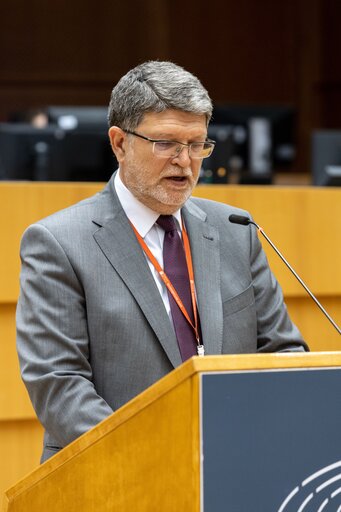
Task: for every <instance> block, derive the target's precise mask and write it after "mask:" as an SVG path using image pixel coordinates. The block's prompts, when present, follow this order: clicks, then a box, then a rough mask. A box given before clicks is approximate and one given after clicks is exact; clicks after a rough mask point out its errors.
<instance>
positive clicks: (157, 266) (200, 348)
mask: <svg viewBox="0 0 341 512" xmlns="http://www.w3.org/2000/svg"><path fill="white" fill-rule="evenodd" d="M131 225H132V228H133V230H134V233H135V235H136V238H137V240H138V241H139V243H140V245H141V247H142V249H143V250H144V252H145V253H146V255H147V256H148V258H149V259H150V261H151V263H152V264H153V265H154V267H155V269H156V270H157V272H158V273H159V276H160V277H161V279H162V281H163V282H164V283H165V285H166V287H167V289H168V290H169V292H170V293H171V295H172V297H173V299H174V300H175V302H176V303H177V305H178V306H179V308H180V310H181V312H182V314H183V315H184V317H185V318H186V320H187V322H188V323H189V324H190V326H191V327H192V329H193V330H194V333H195V338H196V340H197V344H198V354H199V355H203V345H201V344H200V337H199V327H198V312H197V301H196V296H195V284H194V272H193V262H192V255H191V248H190V245H189V240H188V235H187V231H186V228H185V226H184V224H183V227H182V239H183V241H184V249H185V256H186V262H187V269H188V275H189V283H190V289H191V299H192V307H193V314H194V324H193V323H192V321H191V319H190V316H189V314H188V312H187V310H186V308H185V306H184V304H183V302H182V300H181V299H180V297H179V295H178V293H177V291H176V289H175V288H174V286H173V285H172V283H171V282H170V280H169V278H168V277H167V274H166V273H165V272H164V270H163V269H162V268H161V265H160V264H159V262H158V261H157V259H156V258H155V256H154V255H153V253H152V252H151V250H150V249H149V247H148V246H147V244H146V242H145V241H144V240H143V238H142V236H141V235H140V233H139V232H138V231H137V230H136V228H135V226H134V225H133V224H132V223H131Z"/></svg>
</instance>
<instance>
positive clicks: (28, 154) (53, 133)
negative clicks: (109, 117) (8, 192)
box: [0, 123, 117, 181]
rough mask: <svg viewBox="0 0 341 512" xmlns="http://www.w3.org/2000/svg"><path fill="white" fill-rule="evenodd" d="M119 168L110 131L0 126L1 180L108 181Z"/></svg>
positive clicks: (12, 125) (4, 124)
mask: <svg viewBox="0 0 341 512" xmlns="http://www.w3.org/2000/svg"><path fill="white" fill-rule="evenodd" d="M116 167H117V162H116V159H115V157H114V155H113V153H112V150H111V147H110V143H109V138H108V134H107V130H105V131H104V130H103V131H100V130H94V131H91V130H86V131H83V130H77V129H74V130H62V129H61V128H59V127H57V126H55V125H48V126H46V127H45V128H42V129H40V128H34V127H32V126H31V125H30V124H23V123H13V124H12V123H2V124H0V178H1V179H2V180H43V181H107V180H108V179H109V178H110V176H111V174H112V173H113V171H114V170H115V168H116Z"/></svg>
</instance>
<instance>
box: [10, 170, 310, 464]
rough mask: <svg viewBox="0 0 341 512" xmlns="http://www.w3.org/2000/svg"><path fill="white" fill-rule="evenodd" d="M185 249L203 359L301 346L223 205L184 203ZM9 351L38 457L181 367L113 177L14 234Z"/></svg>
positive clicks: (248, 237)
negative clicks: (16, 280)
mask: <svg viewBox="0 0 341 512" xmlns="http://www.w3.org/2000/svg"><path fill="white" fill-rule="evenodd" d="M182 213H183V218H184V220H185V224H186V227H187V230H188V235H189V239H190V244H191V250H192V256H193V264H194V271H195V282H196V288H197V299H198V309H199V315H200V320H201V328H202V335H203V340H204V345H205V351H206V354H231V353H233V354H237V353H252V352H257V351H259V352H273V351H280V350H295V349H298V350H303V349H304V347H305V345H304V343H303V341H302V339H301V336H300V334H299V332H298V330H297V328H296V327H295V326H294V325H293V324H292V323H291V321H290V319H289V317H288V315H287V311H286V307H285V305H284V303H283V298H282V293H281V291H280V288H279V285H278V283H277V282H276V280H275V279H274V277H273V275H272V274H271V272H270V270H269V267H268V264H267V261H266V258H265V255H264V253H263V251H262V249H261V245H260V242H259V240H258V237H257V234H256V231H255V230H254V229H253V228H252V227H244V226H238V225H233V224H231V223H229V221H228V217H229V215H230V214H231V213H237V214H240V213H244V214H245V212H241V210H238V209H236V208H232V207H230V206H227V205H223V204H219V203H215V202H213V201H207V200H203V199H191V200H189V201H188V202H187V203H186V205H185V206H184V208H183V210H182ZM21 258H22V272H21V292H20V298H19V302H18V308H17V346H18V352H19V359H20V364H21V370H22V377H23V380H24V382H25V384H26V386H27V389H28V392H29V394H30V397H31V400H32V402H33V405H34V408H35V410H36V412H37V415H38V417H39V419H40V421H41V422H42V424H43V425H44V427H45V430H46V434H45V449H44V453H43V458H42V460H45V459H47V458H48V457H50V456H51V455H52V454H53V453H55V451H56V450H59V449H60V448H61V447H63V446H65V445H67V444H68V443H70V442H71V441H72V440H74V439H75V438H77V437H78V436H79V435H81V434H83V433H84V432H86V431H87V430H89V429H90V428H91V427H93V426H95V425H96V424H97V423H98V422H99V421H101V420H103V419H104V418H106V417H107V416H108V415H110V414H111V413H112V412H113V411H114V410H115V409H117V408H118V407H120V406H121V405H123V404H124V403H125V402H127V401H128V400H130V399H131V398H132V397H134V396H135V395H137V394H138V393H140V392H141V391H143V390H144V389H145V388H147V387H148V386H150V385H151V384H152V383H153V382H155V381H157V380H158V379H160V378H161V377H162V376H164V375H165V374H166V373H168V372H169V371H171V370H172V369H173V368H174V367H176V366H178V365H180V364H181V358H180V352H179V349H178V345H177V341H176V338H175V334H174V330H173V327H172V325H171V322H170V320H169V318H168V315H167V313H166V310H165V307H164V304H163V302H162V299H161V296H160V293H159V292H158V289H157V287H156V284H155V281H154V279H153V277H152V275H151V272H150V270H149V267H148V264H147V261H146V258H145V256H144V254H143V252H142V250H141V247H140V245H139V243H138V242H137V240H136V237H135V235H134V233H133V231H132V229H131V227H130V224H129V222H128V219H127V217H126V215H125V213H124V211H123V209H122V207H121V205H120V203H119V201H118V198H117V196H116V193H115V189H114V183H113V178H112V179H111V180H110V181H109V183H108V185H107V186H106V187H105V189H104V190H103V191H102V192H101V193H99V194H96V195H95V196H93V197H92V198H90V199H87V200H85V201H82V202H80V203H78V204H76V205H75V206H72V207H70V208H67V209H65V210H62V211H60V212H58V213H56V214H54V215H52V216H50V217H48V218H46V219H44V220H42V221H41V222H38V223H37V224H34V225H32V226H30V227H29V228H28V229H27V230H26V232H25V234H24V236H23V239H22V245H21Z"/></svg>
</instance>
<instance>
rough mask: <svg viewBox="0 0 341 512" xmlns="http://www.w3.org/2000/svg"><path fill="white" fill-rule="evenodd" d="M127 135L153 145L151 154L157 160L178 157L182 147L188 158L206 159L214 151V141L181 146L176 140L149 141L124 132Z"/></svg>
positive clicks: (142, 136)
mask: <svg viewBox="0 0 341 512" xmlns="http://www.w3.org/2000/svg"><path fill="white" fill-rule="evenodd" d="M124 131H125V132H126V133H129V135H134V136H135V137H140V139H144V140H147V141H148V142H152V144H153V154H154V155H155V156H157V157H158V158H175V157H176V156H179V155H180V153H181V151H182V150H183V148H184V147H187V148H188V156H189V157H190V158H207V157H209V156H210V155H211V154H212V151H213V150H214V146H215V141H214V140H207V141H204V142H190V144H183V143H182V142H178V141H176V140H158V139H150V138H149V137H145V136H144V135H140V134H139V133H136V132H130V131H129V130H124Z"/></svg>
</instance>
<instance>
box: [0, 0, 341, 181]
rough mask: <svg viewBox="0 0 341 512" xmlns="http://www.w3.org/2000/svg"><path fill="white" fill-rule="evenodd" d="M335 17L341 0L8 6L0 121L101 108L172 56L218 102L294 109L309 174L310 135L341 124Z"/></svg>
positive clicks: (2, 29)
mask: <svg viewBox="0 0 341 512" xmlns="http://www.w3.org/2000/svg"><path fill="white" fill-rule="evenodd" d="M339 15H340V6H339V3H338V2H337V1H336V0H333V1H330V2H323V0H311V1H310V0H298V1H294V0H288V1H287V2H271V0H261V1H260V2H254V1H253V0H240V1H238V2H236V1H234V0H226V1H225V2H220V1H218V0H212V1H211V2H210V3H209V4H208V3H207V1H205V0H190V1H188V2H183V1H180V0H163V1H162V2H160V1H159V0H144V1H143V2H142V1H135V2H112V1H110V0H103V1H102V2H100V3H99V4H98V3H97V4H96V3H94V2H91V1H90V0H84V1H82V2H81V1H80V0H74V1H73V2H71V3H70V2H68V1H67V0H60V1H58V2H55V3H52V4H47V3H46V2H44V0H34V1H31V2H25V1H24V0H4V1H3V2H1V3H0V20H1V21H0V23H1V26H0V69H1V72H0V120H4V119H6V118H7V116H8V114H9V113H10V112H11V111H16V110H22V109H27V108H31V107H40V106H44V105H51V104H66V105H72V104H76V105H82V104H83V105H84V104H85V105H91V104H99V105H105V104H107V103H108V100H109V95H110V91H111V89H112V87H113V85H114V84H115V83H116V81H117V80H118V79H119V77H120V76H122V75H123V74H124V73H125V72H126V71H127V70H128V69H130V68H131V67H133V66H135V65H137V64H138V63H140V62H142V61H145V60H148V59H170V60H174V61H175V62H177V63H178V64H180V65H183V66H185V67H186V68H188V69H189V70H191V71H193V72H194V73H196V74H197V75H198V76H199V77H200V78H201V80H202V81H203V83H204V84H205V85H206V86H207V88H208V89H209V91H210V94H211V96H212V98H213V100H214V101H215V102H224V103H258V104H260V103H267V104H271V103H284V104H289V105H292V106H293V107H295V108H296V109H297V112H298V150H299V156H298V159H297V162H296V164H295V169H296V170H298V169H300V170H301V171H303V172H309V168H310V166H309V162H310V135H311V130H312V129H313V128H316V127H320V126H323V125H324V124H325V123H329V124H330V125H331V126H338V125H340V126H341V110H340V109H339V108H337V105H338V102H337V101H336V100H339V99H340V93H339V92H338V94H337V95H335V93H333V92H332V91H330V87H332V88H333V90H335V87H337V89H338V91H339V90H340V72H339V71H338V69H339V66H337V62H338V61H339V57H340V55H341V47H340V43H339V37H338V35H339V34H338V20H339V18H340V16H339ZM340 103H341V102H340Z"/></svg>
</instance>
